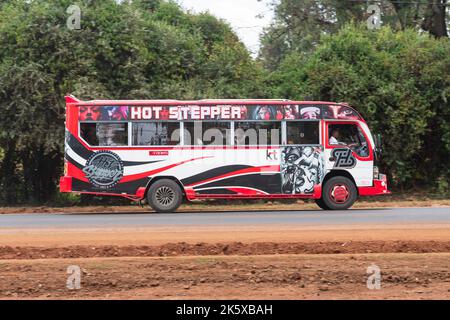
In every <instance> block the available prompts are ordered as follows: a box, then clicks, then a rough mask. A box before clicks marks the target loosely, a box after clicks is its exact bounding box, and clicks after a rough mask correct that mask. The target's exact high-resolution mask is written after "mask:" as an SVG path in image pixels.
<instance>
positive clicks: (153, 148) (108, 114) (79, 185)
mask: <svg viewBox="0 0 450 320" xmlns="http://www.w3.org/2000/svg"><path fill="white" fill-rule="evenodd" d="M65 125H66V136H65V158H64V161H65V163H64V176H63V177H61V179H60V190H61V192H74V193H79V194H93V195H110V196H121V197H125V198H128V199H130V200H133V201H146V202H148V204H149V205H150V206H151V207H152V208H153V209H154V210H156V211H157V212H173V211H175V210H176V209H177V208H178V207H179V206H180V204H181V202H182V200H183V199H187V200H197V199H218V198H219V199H292V198H299V199H301V198H311V199H315V201H316V203H317V204H318V206H319V207H320V208H322V209H325V210H339V209H347V208H349V207H351V206H352V205H353V203H354V202H355V201H356V200H357V199H358V197H363V196H374V195H383V194H388V193H389V191H388V189H387V179H386V175H384V174H381V173H379V171H378V167H377V161H378V159H379V156H380V152H381V148H380V139H379V138H378V139H374V136H372V134H371V132H370V130H369V127H368V126H367V124H366V122H365V121H364V119H363V118H362V117H361V115H360V114H359V113H358V112H357V111H356V110H355V109H353V108H352V107H350V106H349V105H347V104H343V103H334V102H322V101H290V100H269V99H265V100H261V99H255V100H225V99H224V100H197V101H179V100H93V101H80V100H78V99H77V98H75V97H74V96H67V97H66V122H65ZM378 137H379V136H378Z"/></svg>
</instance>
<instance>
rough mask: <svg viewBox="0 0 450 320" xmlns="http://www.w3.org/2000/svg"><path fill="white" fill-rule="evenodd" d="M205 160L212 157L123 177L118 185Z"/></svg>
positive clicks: (190, 160)
mask: <svg viewBox="0 0 450 320" xmlns="http://www.w3.org/2000/svg"><path fill="white" fill-rule="evenodd" d="M207 158H212V156H209V157H199V158H194V159H189V160H185V161H182V162H178V163H175V164H171V165H169V166H165V167H162V168H159V169H155V170H151V171H147V172H142V173H136V174H131V175H128V176H125V177H123V178H122V179H121V180H120V182H119V183H124V182H129V181H133V180H138V179H142V178H145V177H149V176H151V175H154V174H157V173H160V172H163V171H166V170H169V169H172V168H174V167H177V166H180V165H182V164H185V163H188V162H192V161H195V160H201V159H207Z"/></svg>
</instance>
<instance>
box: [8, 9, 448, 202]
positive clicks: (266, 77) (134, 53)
mask: <svg viewBox="0 0 450 320" xmlns="http://www.w3.org/2000/svg"><path fill="white" fill-rule="evenodd" d="M320 2H322V3H323V4H326V6H318V7H317V4H318V3H320ZM343 2H344V1H339V3H340V5H339V6H338V5H337V3H338V2H337V1H334V0H323V1H318V0H314V1H313V0H308V1H302V2H299V1H294V0H282V1H278V2H277V3H276V5H275V9H276V17H275V20H274V22H273V24H272V25H271V26H270V27H269V28H268V29H266V30H265V32H264V34H263V35H262V44H263V46H262V49H261V53H260V56H259V57H258V59H257V60H256V61H255V60H253V59H252V58H251V56H250V54H249V52H248V50H247V49H246V48H245V46H244V45H243V44H242V43H241V42H240V41H239V39H238V38H237V36H236V35H235V34H234V32H233V31H232V29H231V27H230V26H229V25H227V24H226V23H225V22H223V21H221V20H218V19H217V18H215V17H213V16H211V15H210V14H207V13H203V14H198V15H195V14H191V13H185V12H183V11H182V10H181V9H180V7H179V6H178V5H177V4H176V3H174V2H167V1H163V0H139V1H138V0H135V1H122V2H120V3H118V2H116V1H114V0H102V1H89V0H85V1H77V4H78V5H79V6H80V7H81V12H82V19H81V30H70V29H68V28H67V26H66V19H67V17H68V16H69V14H67V13H66V9H67V8H68V7H69V6H70V5H71V4H72V1H70V0H51V1H49V0H45V1H44V0H33V1H24V0H3V1H0V109H1V112H2V113H1V114H2V116H1V117H0V203H7V204H15V203H45V202H47V201H51V200H52V199H54V197H55V195H56V194H57V191H56V187H57V182H58V181H57V180H58V177H59V176H60V175H61V171H62V157H63V139H64V138H63V136H64V100H63V96H64V95H65V94H67V93H72V94H74V95H76V96H78V97H80V98H82V99H93V98H96V99H99V98H105V99H110V98H121V99H125V98H130V99H138V98H149V99H152V98H173V99H197V98H245V97H253V98H264V97H277V98H288V99H304V98H306V97H311V98H313V99H317V100H331V101H346V102H349V103H350V104H352V105H354V106H355V107H356V108H357V109H358V110H360V111H361V112H362V114H363V116H364V117H365V118H366V120H367V121H368V122H369V125H370V126H371V128H372V130H373V131H374V132H380V133H382V134H383V137H384V143H385V156H384V158H383V162H384V167H385V168H387V169H388V172H389V175H390V178H391V182H392V183H393V186H394V187H395V188H411V187H415V188H421V189H424V188H426V189H428V190H438V191H440V192H448V190H449V186H448V180H449V178H450V170H449V167H448V157H449V155H450V123H449V118H450V117H449V113H450V111H449V98H450V97H449V96H450V73H449V70H450V54H449V53H450V41H449V39H448V37H447V34H446V33H445V34H443V33H442V28H441V29H439V28H438V27H436V25H438V26H439V23H438V22H439V19H440V16H439V12H438V11H432V12H435V14H434V15H433V14H432V13H431V16H430V11H429V10H428V6H427V5H425V6H424V7H423V8H422V7H419V8H416V7H413V8H410V9H411V10H413V9H414V10H416V11H414V12H413V13H408V14H410V15H411V18H410V19H409V20H402V22H398V21H397V20H395V19H391V20H387V21H388V23H385V26H384V27H383V28H381V29H380V30H368V29H367V27H366V24H365V23H364V21H365V20H364V19H366V18H367V17H366V15H365V7H364V6H363V7H361V6H362V5H361V4H360V3H359V4H358V3H354V2H349V3H350V4H349V5H348V7H345V5H342V3H343ZM440 2H443V3H445V1H440ZM386 5H388V1H386ZM394 5H395V2H394V3H393V4H392V8H391V10H392V12H396V11H395V10H396V8H395V6H394ZM308 6H310V7H308ZM314 6H316V7H314ZM317 8H320V9H323V8H326V9H327V10H328V11H327V13H326V14H325V13H324V12H323V11H321V10H316V9H317ZM439 8H440V7H439ZM407 9H408V8H406V7H405V8H402V10H407ZM305 10H310V11H309V12H310V13H311V14H310V16H309V18H310V19H312V20H311V21H309V22H307V24H305V22H304V21H303V20H302V19H298V20H295V17H298V15H296V14H292V13H296V12H298V14H300V17H301V14H302V13H304V12H307V11H305ZM330 12H331V13H330ZM407 12H409V11H407ZM444 12H445V11H444ZM313 13H316V14H317V16H316V17H314V16H313ZM330 14H331V15H330ZM408 14H406V15H405V16H406V17H409V15H408ZM330 17H331V18H330ZM333 17H339V18H338V19H335V18H333ZM327 19H328V20H327ZM314 21H316V22H314ZM318 21H319V22H320V23H319V22H318ZM436 21H437V22H436ZM445 21H446V20H445V19H444V22H445ZM304 27H309V28H304ZM427 27H428V29H427ZM419 28H421V32H419ZM423 31H427V32H423ZM445 31H447V30H446V29H445Z"/></svg>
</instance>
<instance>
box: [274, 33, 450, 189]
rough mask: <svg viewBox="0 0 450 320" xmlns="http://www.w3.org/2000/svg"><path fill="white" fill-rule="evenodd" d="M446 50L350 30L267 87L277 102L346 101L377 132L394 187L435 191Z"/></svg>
mask: <svg viewBox="0 0 450 320" xmlns="http://www.w3.org/2000/svg"><path fill="white" fill-rule="evenodd" d="M448 52H450V41H449V39H448V38H441V39H434V38H431V37H429V36H428V35H425V34H422V35H421V34H418V33H417V32H415V31H414V30H406V31H403V32H394V31H393V30H392V29H391V28H390V27H384V28H382V29H381V30H378V31H370V30H367V28H366V27H365V26H359V27H358V26H355V25H348V26H346V27H344V28H342V29H341V30H340V31H339V32H338V33H337V34H335V35H330V36H326V37H325V38H323V40H322V44H321V45H319V46H318V47H317V49H316V50H315V51H314V52H313V53H312V54H311V55H310V56H305V55H302V54H301V53H297V52H293V53H291V54H290V55H289V56H288V57H287V58H286V59H285V60H284V61H283V62H282V63H281V65H280V68H279V69H278V70H277V71H275V72H273V73H272V74H271V75H270V77H269V78H268V86H269V87H272V88H273V95H274V96H275V97H280V98H281V97H289V98H293V99H304V98H305V97H307V96H308V97H312V98H313V99H316V100H324V101H345V102H348V103H350V104H351V105H353V106H355V107H356V108H357V109H358V110H359V111H361V113H362V115H363V116H364V118H365V119H366V120H367V121H368V122H369V125H370V127H371V128H372V130H373V132H375V133H377V132H378V133H382V135H383V137H384V142H385V155H384V157H383V163H384V169H385V170H388V173H389V175H390V178H391V179H392V181H393V182H394V184H395V186H397V187H412V186H415V185H417V186H425V185H427V186H433V185H434V186H436V183H437V181H438V180H439V179H441V180H442V179H446V180H448V179H449V178H450V176H449V169H448V165H447V161H446V159H447V158H448V156H449V155H450V148H449V143H450V140H449V136H450V131H449V125H448V123H449V120H450V111H449V110H450V108H449V107H450V106H449V98H450V97H449V95H450V89H449V88H450V75H449V74H448V72H443V70H450V56H449V55H448Z"/></svg>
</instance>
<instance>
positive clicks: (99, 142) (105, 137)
mask: <svg viewBox="0 0 450 320" xmlns="http://www.w3.org/2000/svg"><path fill="white" fill-rule="evenodd" d="M80 135H81V137H82V138H83V139H84V140H85V141H86V142H87V143H89V145H91V146H126V145H128V123H81V124H80Z"/></svg>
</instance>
